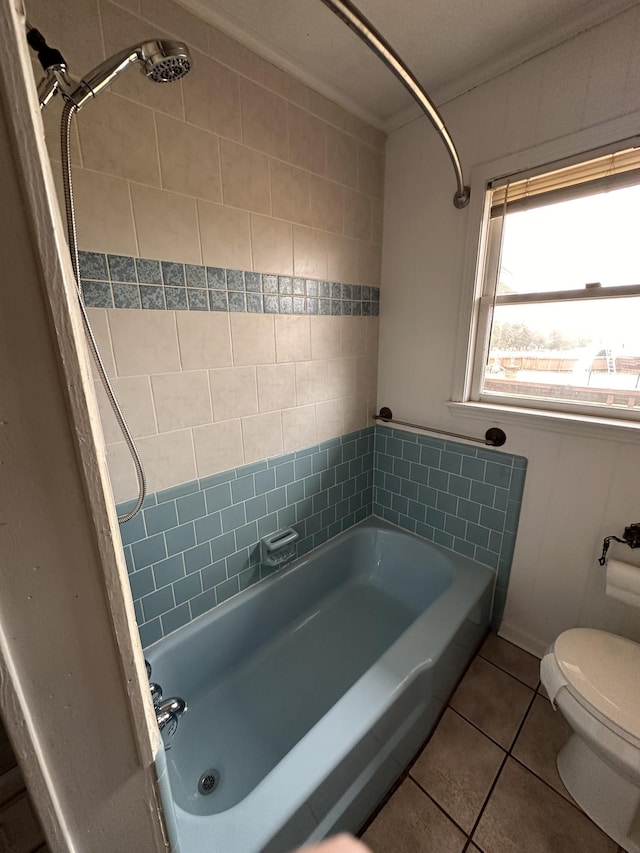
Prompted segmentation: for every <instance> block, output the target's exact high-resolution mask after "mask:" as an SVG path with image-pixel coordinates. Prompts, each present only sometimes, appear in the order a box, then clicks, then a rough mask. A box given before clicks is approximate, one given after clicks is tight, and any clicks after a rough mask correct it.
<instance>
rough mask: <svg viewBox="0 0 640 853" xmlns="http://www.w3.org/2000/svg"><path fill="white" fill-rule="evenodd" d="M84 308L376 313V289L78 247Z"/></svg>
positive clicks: (376, 314)
mask: <svg viewBox="0 0 640 853" xmlns="http://www.w3.org/2000/svg"><path fill="white" fill-rule="evenodd" d="M79 263H80V279H81V283H82V293H83V295H84V300H85V304H86V305H87V307H88V308H143V309H152V310H178V311H234V312H237V311H240V312H248V313H250V314H324V315H346V316H364V317H377V316H378V314H379V313H380V288H378V287H369V286H368V285H359V284H341V283H339V282H335V281H332V282H329V281H320V280H319V279H315V278H299V277H294V276H285V275H272V274H268V273H259V272H247V271H244V270H230V269H222V268H221V267H204V266H199V265H198V264H179V263H175V262H173V261H157V260H150V259H148V258H132V257H128V256H126V255H104V254H100V253H98V252H80V253H79Z"/></svg>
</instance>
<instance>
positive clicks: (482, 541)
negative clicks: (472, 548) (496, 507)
mask: <svg viewBox="0 0 640 853" xmlns="http://www.w3.org/2000/svg"><path fill="white" fill-rule="evenodd" d="M467 542H473V544H474V545H479V546H480V547H481V548H486V547H487V545H488V544H489V531H488V530H487V528H486V527H480V526H479V525H477V524H473V522H471V521H470V522H468V523H467Z"/></svg>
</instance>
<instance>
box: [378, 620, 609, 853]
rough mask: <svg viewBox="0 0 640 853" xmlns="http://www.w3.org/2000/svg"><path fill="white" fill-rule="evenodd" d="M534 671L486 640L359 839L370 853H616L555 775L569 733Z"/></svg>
mask: <svg viewBox="0 0 640 853" xmlns="http://www.w3.org/2000/svg"><path fill="white" fill-rule="evenodd" d="M539 669H540V662H539V660H538V659H537V658H535V657H533V656H532V655H530V654H527V653H526V652H524V651H522V650H521V649H519V648H517V647H516V646H514V645H512V644H511V643H507V642H506V641H505V640H502V639H500V638H499V637H497V636H496V635H495V634H492V635H490V636H489V637H488V639H487V641H486V642H485V644H484V645H483V647H482V648H481V650H480V652H479V653H478V655H477V657H476V658H475V659H474V660H473V661H472V663H471V666H470V667H469V669H468V670H467V672H466V674H465V676H464V678H463V679H462V681H461V682H460V684H459V686H458V688H457V690H456V691H455V693H454V694H453V696H452V697H451V701H450V702H449V705H448V707H447V708H446V709H445V712H444V714H443V716H442V717H441V719H440V722H439V723H438V725H437V727H436V729H435V730H434V732H433V734H432V736H431V738H430V739H429V741H428V742H427V744H426V746H425V747H424V749H423V750H422V752H421V754H420V755H419V756H418V758H417V759H416V761H415V762H414V764H413V765H412V767H411V768H410V770H409V773H408V775H407V776H406V777H405V778H404V779H403V780H402V782H401V783H400V785H399V786H398V787H397V788H396V790H395V791H394V792H393V794H392V795H391V797H390V798H389V799H388V800H387V802H386V803H385V804H384V805H383V806H382V808H381V809H380V811H379V812H378V813H377V815H376V816H375V817H374V819H373V820H372V822H371V823H370V824H369V826H368V827H367V828H366V830H365V832H364V833H363V841H365V842H366V843H367V844H368V845H369V846H370V847H371V849H372V850H373V851H374V853H418V851H420V853H478V851H481V853H622V848H618V846H617V845H616V844H615V842H613V841H611V839H610V838H608V837H607V836H606V835H605V834H604V833H603V832H602V831H601V830H600V829H599V828H598V827H597V826H596V825H595V824H593V823H592V822H591V821H590V820H589V819H588V818H587V817H586V816H585V814H584V813H583V812H582V811H581V810H580V808H579V807H578V806H577V805H576V804H575V803H574V802H573V800H572V798H571V796H570V795H569V794H568V792H567V791H566V789H565V788H564V786H563V784H562V782H561V780H560V777H559V776H558V771H557V770H556V764H555V758H556V755H557V753H558V750H559V749H560V747H561V746H562V745H563V744H564V743H565V741H566V740H567V738H568V737H569V735H570V729H569V727H568V725H567V723H566V722H565V720H564V718H563V717H562V716H561V715H560V713H559V712H556V711H554V710H553V708H552V707H551V704H550V702H549V700H548V699H547V698H546V696H545V694H544V689H543V688H541V685H540V683H539Z"/></svg>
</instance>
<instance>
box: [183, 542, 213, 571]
mask: <svg viewBox="0 0 640 853" xmlns="http://www.w3.org/2000/svg"><path fill="white" fill-rule="evenodd" d="M183 557H184V568H185V571H186V573H187V574H188V575H189V574H191V573H192V572H197V571H199V569H203V568H204V567H205V566H208V565H209V563H210V562H211V545H210V544H209V542H203V543H202V544H201V545H196V546H195V547H194V548H189V549H188V550H186V551H185V552H184V554H183Z"/></svg>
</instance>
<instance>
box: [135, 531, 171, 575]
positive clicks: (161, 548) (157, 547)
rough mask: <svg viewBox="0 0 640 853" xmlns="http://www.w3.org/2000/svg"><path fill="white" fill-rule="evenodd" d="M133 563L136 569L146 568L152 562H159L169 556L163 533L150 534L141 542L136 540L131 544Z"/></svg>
mask: <svg viewBox="0 0 640 853" xmlns="http://www.w3.org/2000/svg"><path fill="white" fill-rule="evenodd" d="M131 552H132V554H133V564H134V566H135V567H136V569H144V568H145V566H150V565H151V564H152V563H157V562H158V560H162V559H164V558H165V557H166V556H167V549H166V546H165V543H164V536H163V535H162V533H156V535H155V536H149V537H147V538H146V539H143V540H142V541H141V542H134V543H133V545H132V546H131Z"/></svg>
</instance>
